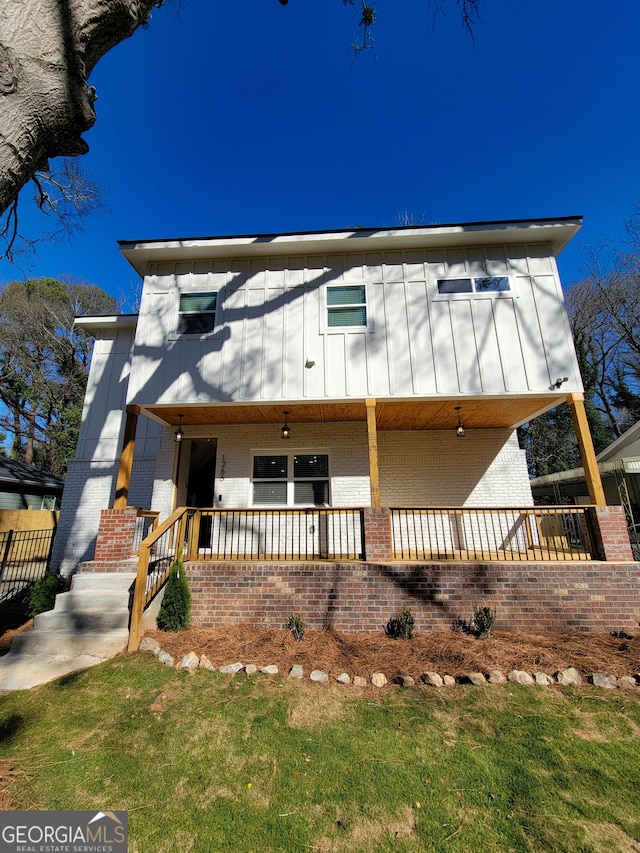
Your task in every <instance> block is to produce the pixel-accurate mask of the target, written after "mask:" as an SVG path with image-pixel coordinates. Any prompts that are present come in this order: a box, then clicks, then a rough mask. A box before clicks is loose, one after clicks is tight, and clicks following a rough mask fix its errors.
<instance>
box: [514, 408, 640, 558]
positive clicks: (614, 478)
mask: <svg viewBox="0 0 640 853" xmlns="http://www.w3.org/2000/svg"><path fill="white" fill-rule="evenodd" d="M597 461H598V470H599V472H600V477H601V480H602V485H603V488H604V493H605V497H606V500H607V504H609V505H611V506H622V507H623V508H624V512H625V517H626V519H627V526H628V528H629V534H630V537H631V541H632V543H633V545H634V553H635V554H636V558H638V557H640V421H639V422H638V423H636V424H634V426H632V427H631V428H630V429H628V430H627V431H626V432H625V433H623V434H622V435H621V436H620V437H619V438H617V439H616V440H615V441H614V442H612V443H611V444H610V445H609V447H607V448H605V449H604V450H603V451H602V452H601V453H599V454H598V456H597ZM531 490H532V492H533V496H534V499H535V500H536V501H538V502H540V503H542V502H546V503H554V504H561V503H573V504H587V503H589V502H590V498H589V492H588V489H587V485H586V481H585V474H584V468H573V469H571V470H569V471H559V472H557V473H555V474H547V475H545V476H543V477H536V478H535V479H533V480H532V481H531Z"/></svg>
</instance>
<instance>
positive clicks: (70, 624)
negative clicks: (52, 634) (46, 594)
mask: <svg viewBox="0 0 640 853" xmlns="http://www.w3.org/2000/svg"><path fill="white" fill-rule="evenodd" d="M128 627H129V610H128V608H126V607H118V608H117V609H116V610H109V609H106V608H105V607H100V608H88V607H82V608H80V607H78V609H77V610H68V609H65V610H48V611H47V612H46V613H40V614H39V615H38V616H36V618H35V619H34V628H36V629H37V630H38V631H49V630H52V631H56V630H60V629H63V630H64V629H67V630H75V631H111V630H113V629H114V628H128Z"/></svg>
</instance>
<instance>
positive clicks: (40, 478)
mask: <svg viewBox="0 0 640 853" xmlns="http://www.w3.org/2000/svg"><path fill="white" fill-rule="evenodd" d="M63 486H64V481H63V480H61V479H60V478H59V477H54V476H53V474H46V473H45V472H44V471H38V469H37V468H34V467H33V466H31V465H25V464H24V462H16V461H15V460H14V459H8V458H7V457H6V456H0V510H3V509H7V510H16V509H46V510H55V509H58V507H59V506H60V498H61V496H62V489H63Z"/></svg>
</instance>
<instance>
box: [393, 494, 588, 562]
mask: <svg viewBox="0 0 640 853" xmlns="http://www.w3.org/2000/svg"><path fill="white" fill-rule="evenodd" d="M391 520H392V530H393V555H394V558H395V559H396V560H406V559H409V560H525V561H527V560H530V561H536V560H590V559H593V556H592V555H593V545H592V540H591V533H590V529H589V523H588V521H589V519H588V516H587V514H586V512H585V510H584V507H525V508H503V507H500V508H498V507H490V508H481V507H468V508H464V509H458V508H452V509H440V508H438V509H436V508H433V509H422V508H415V507H410V508H394V509H392V510H391Z"/></svg>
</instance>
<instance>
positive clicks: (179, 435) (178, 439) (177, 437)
mask: <svg viewBox="0 0 640 853" xmlns="http://www.w3.org/2000/svg"><path fill="white" fill-rule="evenodd" d="M183 417H184V415H178V429H177V430H176V431H175V433H174V434H173V440H174V441H175V443H176V444H182V441H183V439H184V430H183V429H182V419H183Z"/></svg>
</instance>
